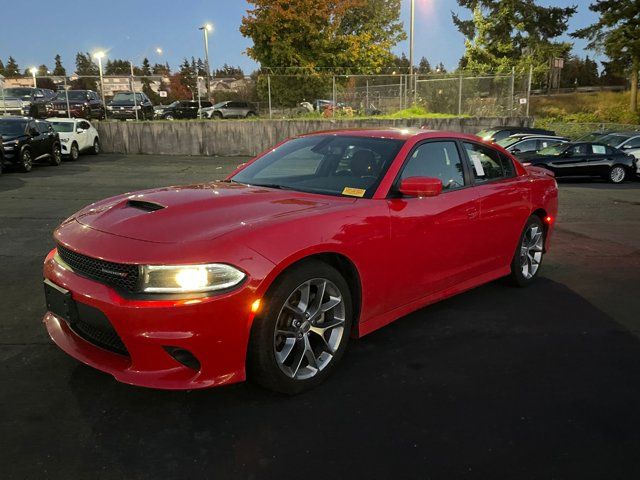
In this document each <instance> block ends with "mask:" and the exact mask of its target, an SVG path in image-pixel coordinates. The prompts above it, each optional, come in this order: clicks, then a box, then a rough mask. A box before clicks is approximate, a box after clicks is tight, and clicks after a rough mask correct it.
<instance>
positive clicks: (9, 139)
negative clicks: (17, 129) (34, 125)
mask: <svg viewBox="0 0 640 480" xmlns="http://www.w3.org/2000/svg"><path fill="white" fill-rule="evenodd" d="M0 136H1V137H2V142H3V143H7V142H13V141H14V140H20V139H21V138H23V137H24V135H0Z"/></svg>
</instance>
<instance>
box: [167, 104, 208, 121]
mask: <svg viewBox="0 0 640 480" xmlns="http://www.w3.org/2000/svg"><path fill="white" fill-rule="evenodd" d="M211 105H212V103H211V102H210V101H208V100H201V101H200V104H198V102H197V101H194V100H178V101H175V102H173V103H172V104H170V105H168V106H166V107H165V108H164V109H163V110H162V112H161V113H160V114H159V115H157V116H158V118H162V119H164V120H175V119H178V118H198V108H209V107H211Z"/></svg>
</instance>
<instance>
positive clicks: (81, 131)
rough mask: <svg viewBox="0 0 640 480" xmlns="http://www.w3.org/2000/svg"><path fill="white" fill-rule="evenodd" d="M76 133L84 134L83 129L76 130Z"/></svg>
mask: <svg viewBox="0 0 640 480" xmlns="http://www.w3.org/2000/svg"><path fill="white" fill-rule="evenodd" d="M76 133H84V129H83V128H76Z"/></svg>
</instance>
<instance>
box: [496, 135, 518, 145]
mask: <svg viewBox="0 0 640 480" xmlns="http://www.w3.org/2000/svg"><path fill="white" fill-rule="evenodd" d="M520 140H522V137H515V138H514V137H507V138H503V139H502V140H498V141H497V142H496V143H497V144H498V145H500V146H501V147H503V148H507V147H510V146H511V145H513V144H514V143H517V142H519V141H520Z"/></svg>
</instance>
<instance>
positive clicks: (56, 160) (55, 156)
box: [49, 143, 62, 167]
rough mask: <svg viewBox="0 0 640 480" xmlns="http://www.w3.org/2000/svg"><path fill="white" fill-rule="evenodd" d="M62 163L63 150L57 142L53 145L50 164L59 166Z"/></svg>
mask: <svg viewBox="0 0 640 480" xmlns="http://www.w3.org/2000/svg"><path fill="white" fill-rule="evenodd" d="M61 163H62V152H61V151H60V145H58V144H57V143H56V144H55V145H54V146H53V150H52V151H51V157H49V165H52V166H54V167H57V166H58V165H60V164H61Z"/></svg>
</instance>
